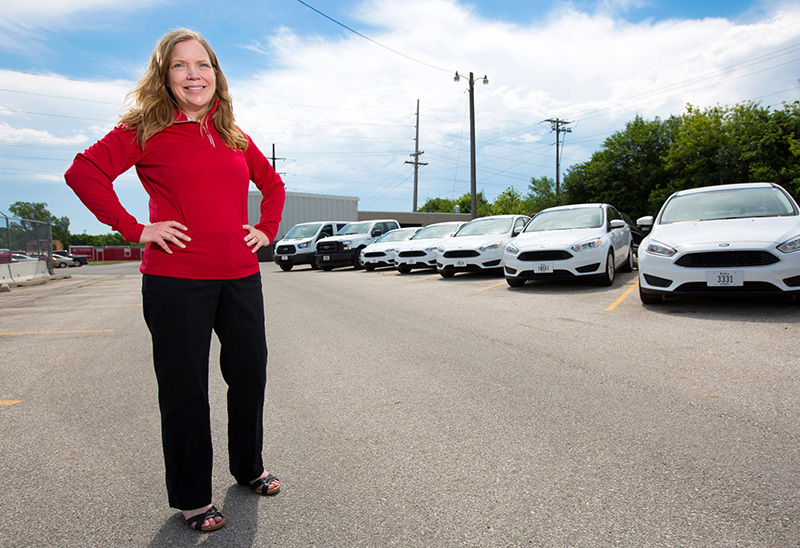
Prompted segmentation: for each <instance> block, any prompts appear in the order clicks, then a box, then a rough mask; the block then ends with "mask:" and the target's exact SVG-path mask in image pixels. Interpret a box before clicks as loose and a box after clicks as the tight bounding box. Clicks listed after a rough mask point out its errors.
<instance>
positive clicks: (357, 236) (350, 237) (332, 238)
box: [319, 234, 372, 242]
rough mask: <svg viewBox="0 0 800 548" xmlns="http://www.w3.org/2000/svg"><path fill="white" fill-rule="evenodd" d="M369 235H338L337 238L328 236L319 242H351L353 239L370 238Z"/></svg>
mask: <svg viewBox="0 0 800 548" xmlns="http://www.w3.org/2000/svg"><path fill="white" fill-rule="evenodd" d="M371 237H372V236H370V235H369V234H347V235H344V234H340V235H338V236H329V237H327V238H322V239H321V240H319V241H320V242H341V241H342V240H352V239H353V238H371Z"/></svg>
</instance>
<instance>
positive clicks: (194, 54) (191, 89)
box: [167, 40, 217, 120]
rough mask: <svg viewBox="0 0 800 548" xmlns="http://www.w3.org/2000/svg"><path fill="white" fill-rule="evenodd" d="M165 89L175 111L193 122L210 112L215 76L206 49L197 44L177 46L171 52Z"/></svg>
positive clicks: (215, 84) (192, 41)
mask: <svg viewBox="0 0 800 548" xmlns="http://www.w3.org/2000/svg"><path fill="white" fill-rule="evenodd" d="M167 87H168V88H169V89H171V90H172V95H173V97H175V100H176V101H177V103H178V108H179V109H180V110H181V111H182V112H183V113H185V114H186V115H187V116H190V117H192V118H194V119H196V120H199V119H200V118H202V116H203V115H204V114H205V113H206V112H208V111H209V109H211V101H212V100H213V99H214V92H215V91H216V89H217V76H216V73H215V71H214V67H213V66H212V65H211V61H210V60H209V56H208V52H207V51H206V48H204V47H203V46H202V44H200V42H198V41H197V40H186V41H185V42H178V43H177V44H175V47H174V48H172V55H170V57H169V69H168V70H167Z"/></svg>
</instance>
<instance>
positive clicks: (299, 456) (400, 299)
mask: <svg viewBox="0 0 800 548" xmlns="http://www.w3.org/2000/svg"><path fill="white" fill-rule="evenodd" d="M137 267H138V265H137V264H117V265H107V266H99V265H94V266H88V267H81V268H76V269H70V274H72V276H71V277H70V278H68V279H62V280H55V281H51V282H49V283H47V284H45V285H41V286H35V287H19V288H14V289H13V290H12V291H11V292H9V293H3V294H0V344H2V349H3V357H2V367H0V439H2V441H3V443H2V447H3V461H2V462H3V465H2V466H3V468H2V469H3V473H2V475H0V482H1V483H0V485H2V490H0V496H2V501H3V504H2V507H3V508H4V509H5V510H6V512H5V516H6V517H5V519H3V520H2V521H1V522H0V547H2V548H6V547H8V548H11V547H14V548H17V547H29V546H31V547H48V548H55V547H70V548H74V547H77V546H80V547H110V546H114V547H117V548H127V547H148V548H155V547H174V546H200V545H202V546H211V547H233V546H236V547H267V546H269V547H273V546H274V547H312V546H313V547H331V548H343V547H389V546H398V547H411V546H413V547H422V546H424V547H512V546H513V547H517V546H518V547H522V546H526V547H529V546H534V547H536V546H538V547H564V548H567V547H570V548H577V547H592V548H598V547H607V546H625V547H637V548H638V547H650V546H652V547H672V546H675V547H679V546H685V547H702V548H708V547H790V548H798V547H800V443H799V442H800V402H798V394H800V358H798V351H797V346H796V341H797V339H798V335H800V306H798V305H797V304H794V303H791V302H787V301H782V300H769V299H725V300H715V299H711V300H709V299H698V300H675V301H667V302H665V303H664V304H663V305H660V306H653V307H644V306H642V304H641V303H640V302H639V298H638V295H637V293H636V291H635V290H636V286H635V281H636V273H635V272H634V273H632V274H618V278H617V281H616V282H615V284H614V285H613V286H612V287H598V286H596V285H593V284H591V283H586V282H581V283H577V282H575V283H538V284H534V285H531V284H528V285H526V286H525V287H523V288H519V289H511V288H509V287H508V286H507V284H506V283H505V281H504V280H503V279H502V277H499V276H493V275H486V274H475V275H456V276H455V277H454V278H451V279H442V278H440V277H439V276H438V275H437V274H436V273H435V272H420V271H414V272H413V273H412V274H408V275H400V274H398V273H397V272H395V271H394V270H389V269H378V270H376V271H374V272H366V271H363V270H361V271H354V270H352V269H337V270H334V271H332V272H321V271H312V270H310V269H308V268H306V267H299V268H296V269H295V270H293V271H291V272H283V271H281V270H280V269H279V268H278V267H277V266H276V265H274V264H272V263H264V264H262V276H263V282H264V299H265V305H266V310H267V336H268V341H269V349H270V362H269V369H268V376H269V384H268V398H267V404H266V409H265V421H266V422H265V424H266V425H267V436H266V443H265V453H264V454H265V460H266V461H267V463H268V468H269V469H270V471H272V472H274V473H275V474H276V475H278V476H279V477H280V478H281V481H282V484H283V489H282V491H281V493H280V494H279V495H278V496H277V497H274V498H259V497H256V496H254V495H253V494H252V493H251V492H250V491H249V490H248V489H246V488H243V487H240V486H237V485H235V482H234V481H233V479H232V478H231V477H230V476H229V474H228V473H227V462H226V439H225V429H226V420H227V417H226V413H225V387H224V382H223V380H222V379H221V376H220V374H219V371H218V368H215V367H212V368H211V369H212V373H211V388H210V397H211V405H212V427H213V434H214V443H215V474H214V489H215V499H214V503H215V504H216V505H217V507H218V508H220V510H221V511H222V512H223V513H224V514H225V516H226V518H227V520H228V523H227V525H226V526H225V527H224V528H223V529H221V530H220V531H217V532H215V533H211V534H208V535H202V534H199V533H196V532H194V531H191V530H189V528H188V527H186V526H185V525H184V524H183V523H182V520H181V518H180V517H179V515H178V514H177V512H176V511H175V510H172V509H170V508H168V507H167V506H166V493H165V488H164V482H163V464H162V461H161V448H160V431H159V417H158V410H157V405H156V387H155V380H154V375H153V373H152V366H151V363H150V348H149V337H148V333H147V330H146V327H145V325H144V322H143V320H142V317H141V294H140V275H139V273H138V270H137ZM212 349H213V350H212V358H211V361H212V365H213V364H214V363H215V361H216V354H215V353H216V352H217V351H218V347H217V346H216V344H215V345H214V346H213V347H212Z"/></svg>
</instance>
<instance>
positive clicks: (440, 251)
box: [436, 246, 444, 253]
mask: <svg viewBox="0 0 800 548" xmlns="http://www.w3.org/2000/svg"><path fill="white" fill-rule="evenodd" d="M436 253H444V247H442V246H437V247H436Z"/></svg>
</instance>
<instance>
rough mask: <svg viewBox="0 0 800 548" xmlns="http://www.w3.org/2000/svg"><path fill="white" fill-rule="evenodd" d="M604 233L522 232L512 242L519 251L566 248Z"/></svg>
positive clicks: (584, 230) (596, 230) (577, 230)
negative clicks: (522, 249)
mask: <svg viewBox="0 0 800 548" xmlns="http://www.w3.org/2000/svg"><path fill="white" fill-rule="evenodd" d="M605 233H606V231H605V230H604V229H602V228H575V229H572V230H542V231H539V232H523V233H522V234H520V235H519V236H517V238H516V239H515V240H514V245H515V246H517V247H519V248H520V249H521V248H522V247H524V248H525V249H535V248H542V249H545V248H549V247H567V246H570V245H573V244H579V243H581V242H584V241H586V240H590V239H592V238H599V237H601V236H603V235H604V234H605Z"/></svg>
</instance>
